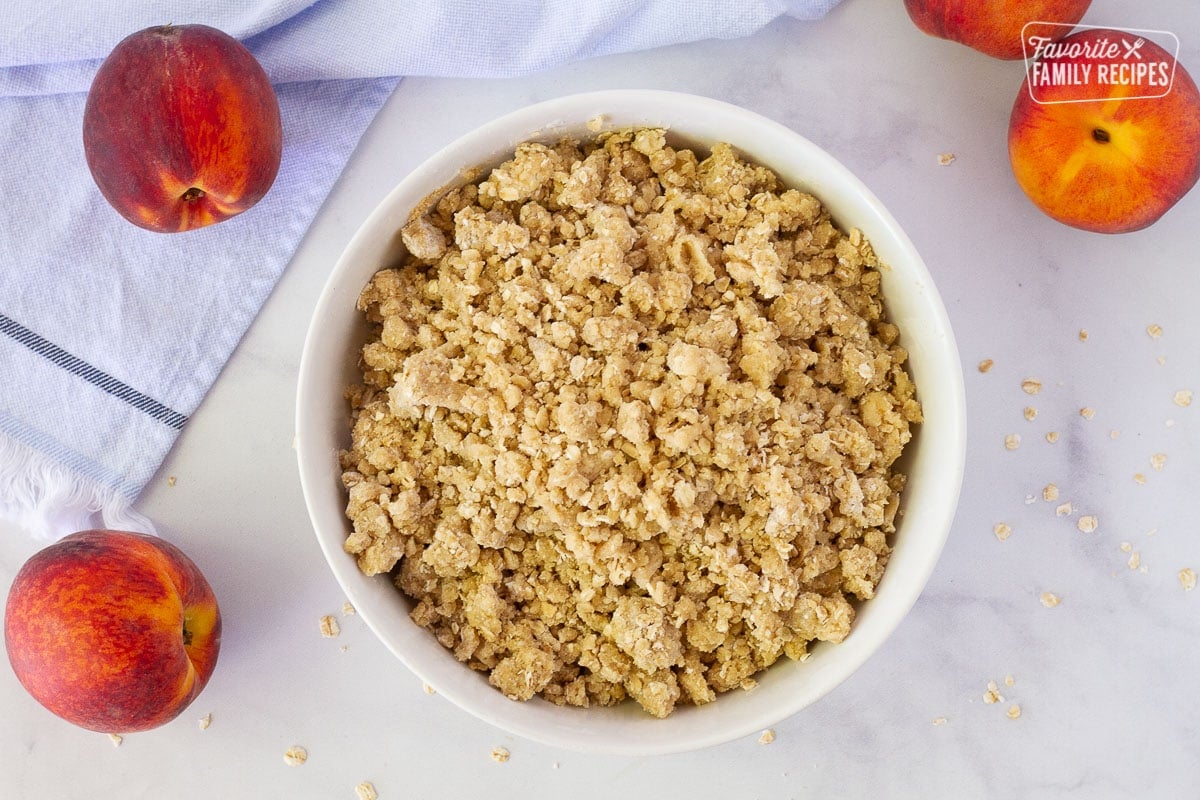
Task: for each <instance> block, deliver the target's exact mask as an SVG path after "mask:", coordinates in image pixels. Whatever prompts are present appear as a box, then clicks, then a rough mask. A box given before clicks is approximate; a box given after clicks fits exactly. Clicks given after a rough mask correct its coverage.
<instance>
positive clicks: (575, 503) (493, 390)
mask: <svg viewBox="0 0 1200 800" xmlns="http://www.w3.org/2000/svg"><path fill="white" fill-rule="evenodd" d="M401 235H402V238H403V239H404V241H405V243H406V245H407V246H408V250H409V253H408V256H407V257H406V258H405V260H404V261H403V262H402V263H401V264H400V265H399V266H397V267H395V268H393V269H387V270H384V271H382V272H379V273H378V274H376V275H375V276H374V278H373V279H372V280H371V282H370V284H369V285H368V286H367V287H366V288H365V289H364V291H363V292H362V295H361V297H360V300H359V307H360V308H361V309H362V311H363V312H364V313H365V314H366V316H367V318H368V320H369V321H370V322H371V323H372V324H373V326H374V335H373V337H372V338H371V340H370V341H368V343H367V344H366V345H365V346H364V347H363V350H362V354H361V366H362V370H363V374H362V383H361V384H360V385H356V386H353V387H351V388H350V389H349V390H348V398H349V400H350V403H351V406H352V410H353V432H352V445H351V447H350V449H349V450H347V451H346V452H345V453H343V454H342V457H341V464H342V468H343V483H344V485H345V487H346V490H347V492H348V504H347V514H348V516H349V518H350V519H351V521H352V522H353V532H352V534H351V535H350V536H349V537H348V539H347V541H346V542H345V549H346V551H347V552H349V553H351V554H353V555H354V556H355V557H356V558H357V561H358V565H359V567H360V569H362V571H363V572H365V573H367V574H379V573H391V574H392V575H393V576H394V579H395V581H396V583H397V585H398V586H399V587H400V589H401V590H403V591H404V592H405V593H406V594H407V595H409V596H410V597H411V598H413V599H414V601H415V608H414V609H413V611H412V614H411V615H412V618H413V619H414V620H415V621H416V622H417V623H418V624H420V625H422V626H424V627H426V628H428V629H429V630H430V631H431V632H432V633H433V634H434V635H435V636H436V637H437V639H438V640H439V641H440V642H441V643H442V644H443V645H444V646H446V647H447V648H449V649H451V650H452V651H453V653H454V655H455V656H456V657H457V658H458V659H459V660H461V661H463V662H465V663H466V664H468V665H469V666H471V667H472V668H474V669H477V670H481V671H484V672H486V673H488V675H489V680H490V681H491V683H492V684H493V685H494V686H496V687H497V688H498V689H499V690H500V691H502V692H503V693H504V694H505V695H507V696H508V697H510V698H514V699H522V700H523V699H528V698H531V697H534V696H535V695H540V696H542V697H544V698H545V699H547V700H549V701H551V702H554V703H558V704H569V705H574V706H588V705H591V704H598V705H608V704H612V703H616V702H619V701H621V700H623V699H624V698H627V697H631V698H633V699H634V700H636V701H637V702H638V703H640V704H641V705H642V707H644V708H645V709H646V710H647V711H648V712H650V713H651V714H653V715H655V716H665V715H667V714H668V713H670V712H671V711H672V709H673V708H674V707H675V706H676V705H677V704H678V703H688V704H701V703H707V702H710V701H712V700H713V699H715V697H716V695H717V694H719V693H721V692H725V691H729V690H731V689H734V688H739V687H741V688H748V687H750V686H752V685H753V681H752V676H753V675H754V674H755V673H757V672H759V671H760V670H762V669H765V668H766V667H768V666H770V665H771V664H772V663H774V662H775V661H776V660H777V659H779V658H780V657H781V656H786V657H788V658H791V659H802V658H804V657H805V655H806V654H807V651H808V647H809V645H810V643H812V642H814V641H829V642H840V641H842V640H843V639H844V638H845V637H846V635H847V634H848V633H849V631H850V628H851V624H852V622H853V620H854V616H855V606H854V603H855V602H856V601H860V600H869V599H870V598H871V597H872V596H873V595H874V593H875V587H876V585H877V584H878V582H879V580H880V577H881V576H882V574H883V571H884V568H885V567H886V565H887V562H888V558H889V555H890V553H891V546H890V543H889V541H888V537H889V535H890V534H891V533H892V532H893V531H894V530H895V517H896V513H897V509H898V505H899V494H900V491H901V489H902V488H903V486H904V476H903V475H902V474H900V473H899V472H897V471H896V470H895V469H894V468H893V463H894V462H895V461H896V459H897V458H898V457H899V456H900V454H901V452H902V450H903V448H904V446H905V444H906V443H907V442H908V441H909V440H910V438H911V435H912V433H911V427H912V426H913V425H915V424H916V423H919V422H920V421H921V408H920V406H919V404H918V402H917V400H916V399H915V397H914V386H913V383H912V380H911V378H910V377H909V375H908V373H907V371H906V367H905V363H906V360H907V353H906V352H905V350H904V349H903V348H902V347H901V346H900V345H899V343H898V339H899V330H898V329H897V328H896V326H895V325H893V324H891V323H889V322H888V321H887V320H886V318H885V316H884V310H883V303H882V300H881V298H880V292H879V288H880V273H879V269H880V264H879V261H878V259H877V257H876V255H875V253H874V251H873V249H872V248H871V245H870V243H869V242H868V241H867V240H866V239H865V238H864V237H863V236H862V234H861V232H859V231H857V230H851V231H850V232H849V233H844V232H842V231H840V230H839V229H838V228H837V227H836V226H835V225H834V223H833V221H832V220H831V219H830V217H829V214H828V212H827V211H826V210H825V209H824V208H823V207H822V205H821V203H820V201H819V200H818V199H817V198H815V197H813V196H811V195H809V194H806V193H804V192H800V191H797V190H794V189H788V188H786V187H784V186H782V185H781V184H780V182H779V179H778V178H777V177H776V176H775V175H774V174H773V173H772V172H770V171H769V170H767V169H765V168H763V167H760V166H756V165H753V164H750V163H747V162H746V161H744V160H742V159H741V158H740V157H739V156H738V155H737V154H736V153H735V152H734V151H733V149H732V148H731V147H729V146H727V145H721V144H718V145H715V146H714V147H713V150H712V154H711V155H710V156H709V157H707V158H701V157H699V156H698V155H697V154H696V153H694V152H692V151H690V150H684V149H675V148H673V147H671V146H669V145H668V144H667V142H666V137H665V134H664V132H663V131H661V130H633V131H622V132H617V133H611V134H602V135H600V136H599V137H598V138H597V139H596V140H595V141H592V142H589V143H585V144H580V143H577V142H571V141H564V142H560V143H558V144H557V145H553V146H550V145H544V144H538V143H525V144H522V145H520V146H518V147H517V149H516V152H515V155H514V156H513V157H512V158H511V159H510V160H509V161H507V162H505V163H504V164H502V165H500V166H499V167H497V168H496V169H495V170H493V171H492V172H491V173H490V174H489V175H487V176H486V177H485V178H484V179H483V180H482V181H481V182H479V183H477V184H471V185H467V186H464V187H462V188H459V189H455V190H452V191H450V192H449V193H448V194H447V195H446V196H445V197H444V198H443V199H442V200H441V201H440V202H438V203H437V204H436V205H435V206H434V207H433V208H431V209H430V210H429V212H428V213H427V214H426V215H425V216H423V217H420V218H419V219H416V220H413V221H412V222H410V223H409V224H408V225H406V226H405V228H404V230H403V231H402V234H401Z"/></svg>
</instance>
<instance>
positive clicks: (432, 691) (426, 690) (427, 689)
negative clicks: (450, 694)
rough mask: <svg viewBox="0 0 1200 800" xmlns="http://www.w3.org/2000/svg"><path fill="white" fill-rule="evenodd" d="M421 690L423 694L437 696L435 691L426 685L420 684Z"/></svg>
mask: <svg viewBox="0 0 1200 800" xmlns="http://www.w3.org/2000/svg"><path fill="white" fill-rule="evenodd" d="M421 688H422V689H424V690H425V694H437V689H435V688H433V687H432V686H430V685H429V684H428V683H423V684H421Z"/></svg>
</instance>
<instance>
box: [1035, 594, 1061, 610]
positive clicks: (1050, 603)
mask: <svg viewBox="0 0 1200 800" xmlns="http://www.w3.org/2000/svg"><path fill="white" fill-rule="evenodd" d="M1038 599H1039V600H1041V601H1042V605H1044V606H1045V607H1046V608H1054V607H1055V606H1057V605H1058V604H1059V603H1061V602H1062V598H1061V597H1059V596H1058V595H1056V594H1055V593H1054V592H1042V596H1041V597H1040V598H1038Z"/></svg>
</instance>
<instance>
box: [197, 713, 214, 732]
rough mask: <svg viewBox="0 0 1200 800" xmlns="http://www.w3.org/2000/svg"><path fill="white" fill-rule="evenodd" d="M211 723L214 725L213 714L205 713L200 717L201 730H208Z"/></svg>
mask: <svg viewBox="0 0 1200 800" xmlns="http://www.w3.org/2000/svg"><path fill="white" fill-rule="evenodd" d="M209 725H212V714H205V715H204V716H203V717H201V718H200V730H202V731H206V730H208V726H209Z"/></svg>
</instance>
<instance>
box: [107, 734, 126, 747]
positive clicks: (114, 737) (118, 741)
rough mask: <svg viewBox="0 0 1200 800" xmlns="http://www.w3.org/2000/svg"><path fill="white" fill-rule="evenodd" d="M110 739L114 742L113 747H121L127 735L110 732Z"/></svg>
mask: <svg viewBox="0 0 1200 800" xmlns="http://www.w3.org/2000/svg"><path fill="white" fill-rule="evenodd" d="M108 740H109V741H110V742H112V746H113V747H120V746H121V742H123V741H125V737H124V736H122V735H121V734H119V733H110V734H109V735H108Z"/></svg>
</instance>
